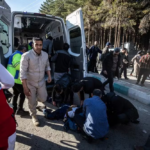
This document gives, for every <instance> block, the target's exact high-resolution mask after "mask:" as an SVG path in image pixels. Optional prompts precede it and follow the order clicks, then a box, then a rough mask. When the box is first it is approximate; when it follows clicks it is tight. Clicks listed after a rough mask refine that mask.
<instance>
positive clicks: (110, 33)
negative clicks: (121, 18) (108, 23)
mask: <svg viewBox="0 0 150 150" xmlns="http://www.w3.org/2000/svg"><path fill="white" fill-rule="evenodd" d="M111 30H112V28H111V27H110V31H109V42H110V43H111Z"/></svg>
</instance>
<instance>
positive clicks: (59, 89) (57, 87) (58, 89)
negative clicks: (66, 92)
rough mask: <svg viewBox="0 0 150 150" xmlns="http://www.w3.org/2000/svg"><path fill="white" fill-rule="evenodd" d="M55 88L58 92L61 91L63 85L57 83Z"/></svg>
mask: <svg viewBox="0 0 150 150" xmlns="http://www.w3.org/2000/svg"><path fill="white" fill-rule="evenodd" d="M54 90H55V91H56V92H57V93H60V92H61V90H62V87H61V86H60V85H59V84H56V85H55V86H54Z"/></svg>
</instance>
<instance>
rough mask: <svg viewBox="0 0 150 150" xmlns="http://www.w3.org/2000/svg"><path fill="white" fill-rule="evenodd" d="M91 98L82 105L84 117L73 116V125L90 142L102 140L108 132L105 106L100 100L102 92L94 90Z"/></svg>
mask: <svg viewBox="0 0 150 150" xmlns="http://www.w3.org/2000/svg"><path fill="white" fill-rule="evenodd" d="M92 93H93V97H92V98H88V99H86V100H85V101H84V103H83V113H84V116H81V115H79V114H77V115H75V116H74V121H75V123H76V124H77V125H78V126H79V128H80V129H81V130H82V132H83V133H84V134H85V135H86V136H87V138H88V139H89V142H90V140H92V139H100V138H103V137H104V136H105V135H106V134H107V133H108V130H109V124H108V120H107V112H106V105H105V103H104V102H103V101H102V100H101V97H102V92H101V91H100V90H99V89H95V90H94V91H93V92H92Z"/></svg>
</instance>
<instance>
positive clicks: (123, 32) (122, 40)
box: [122, 28, 125, 49]
mask: <svg viewBox="0 0 150 150" xmlns="http://www.w3.org/2000/svg"><path fill="white" fill-rule="evenodd" d="M124 37H125V33H124V28H123V38H122V49H123V48H124Z"/></svg>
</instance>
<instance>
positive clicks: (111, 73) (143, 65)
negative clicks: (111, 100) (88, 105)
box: [86, 41, 150, 92]
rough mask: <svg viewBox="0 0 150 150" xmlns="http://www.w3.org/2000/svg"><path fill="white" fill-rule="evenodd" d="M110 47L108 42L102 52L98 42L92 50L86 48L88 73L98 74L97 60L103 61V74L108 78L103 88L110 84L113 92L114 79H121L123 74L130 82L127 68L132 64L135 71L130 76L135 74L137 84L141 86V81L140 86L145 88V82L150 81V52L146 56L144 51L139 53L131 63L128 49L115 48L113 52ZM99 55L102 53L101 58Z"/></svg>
mask: <svg viewBox="0 0 150 150" xmlns="http://www.w3.org/2000/svg"><path fill="white" fill-rule="evenodd" d="M110 46H111V43H110V42H107V43H106V46H105V48H104V49H103V50H102V51H101V50H100V49H99V48H98V43H97V41H95V43H94V46H92V47H91V48H90V49H88V47H87V48H86V51H87V56H88V60H89V62H88V71H91V72H95V73H98V71H97V67H96V63H97V60H98V61H101V64H102V71H101V74H102V75H103V76H104V77H106V78H107V80H106V81H105V82H104V83H103V86H104V87H105V85H106V84H108V83H109V87H110V91H111V92H113V91H114V88H113V78H114V77H117V78H118V79H121V78H122V74H124V78H125V79H126V80H128V79H129V78H128V77H127V68H128V67H129V66H130V64H132V65H133V69H132V71H131V73H130V76H133V74H134V75H135V76H136V77H137V82H136V84H139V82H140V80H141V84H140V85H141V86H145V85H144V83H145V80H146V79H148V78H149V75H150V50H148V51H147V53H146V54H144V52H143V51H138V52H137V55H135V56H134V57H133V58H132V60H131V62H130V61H129V56H128V50H127V49H126V48H122V49H120V48H114V50H113V51H109V48H110ZM98 53H100V55H99V58H98ZM93 62H94V63H93ZM93 64H94V65H93ZM142 76H143V77H142ZM141 78H142V79H141Z"/></svg>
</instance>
